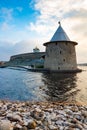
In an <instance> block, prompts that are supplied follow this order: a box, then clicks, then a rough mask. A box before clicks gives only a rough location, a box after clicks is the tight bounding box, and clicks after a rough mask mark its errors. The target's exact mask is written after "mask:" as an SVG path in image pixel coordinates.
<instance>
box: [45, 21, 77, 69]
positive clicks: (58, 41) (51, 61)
mask: <svg viewBox="0 0 87 130" xmlns="http://www.w3.org/2000/svg"><path fill="white" fill-rule="evenodd" d="M77 44H78V43H77V42H74V41H71V40H70V39H69V37H68V36H67V34H66V33H65V31H64V30H63V28H62V26H61V23H60V22H59V27H58V29H57V30H56V32H55V33H54V35H53V37H52V39H51V40H50V41H49V42H46V43H44V46H46V56H45V63H44V68H45V69H49V70H53V71H75V70H77V61H76V52H75V45H77Z"/></svg>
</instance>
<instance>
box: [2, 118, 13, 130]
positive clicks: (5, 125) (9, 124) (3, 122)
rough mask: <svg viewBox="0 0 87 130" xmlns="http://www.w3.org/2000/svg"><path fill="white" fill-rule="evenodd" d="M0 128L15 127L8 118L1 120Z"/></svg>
mask: <svg viewBox="0 0 87 130" xmlns="http://www.w3.org/2000/svg"><path fill="white" fill-rule="evenodd" d="M0 130H13V127H12V125H11V123H10V121H8V120H2V121H0Z"/></svg>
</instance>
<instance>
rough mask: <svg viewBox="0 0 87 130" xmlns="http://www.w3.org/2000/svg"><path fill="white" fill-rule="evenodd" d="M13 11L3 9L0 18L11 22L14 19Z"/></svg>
mask: <svg viewBox="0 0 87 130" xmlns="http://www.w3.org/2000/svg"><path fill="white" fill-rule="evenodd" d="M12 15H13V9H12V8H1V9H0V17H1V18H2V19H3V20H4V21H5V22H8V21H11V20H12V19H13V16H12Z"/></svg>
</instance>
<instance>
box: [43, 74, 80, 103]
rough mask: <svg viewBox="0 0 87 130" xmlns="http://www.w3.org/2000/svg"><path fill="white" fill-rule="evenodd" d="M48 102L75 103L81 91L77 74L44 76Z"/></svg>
mask: <svg viewBox="0 0 87 130" xmlns="http://www.w3.org/2000/svg"><path fill="white" fill-rule="evenodd" d="M42 77H43V79H42V81H43V82H44V87H45V89H43V91H44V93H45V94H46V100H50V101H75V100H76V99H75V98H76V95H77V93H78V91H79V89H78V88H77V84H76V82H77V76H76V74H66V73H65V74H56V73H54V74H43V76H42Z"/></svg>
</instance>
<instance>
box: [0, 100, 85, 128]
mask: <svg viewBox="0 0 87 130" xmlns="http://www.w3.org/2000/svg"><path fill="white" fill-rule="evenodd" d="M30 129H32V130H87V104H85V103H78V102H63V103H61V102H35V101H23V102H21V101H6V100H0V130H30Z"/></svg>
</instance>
